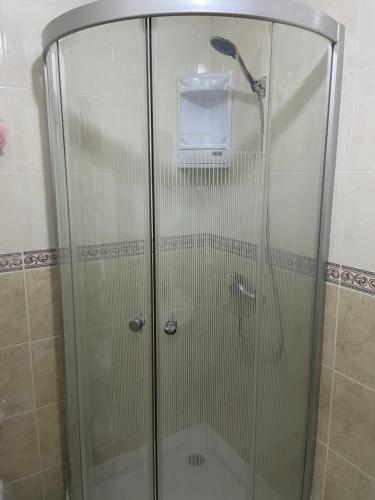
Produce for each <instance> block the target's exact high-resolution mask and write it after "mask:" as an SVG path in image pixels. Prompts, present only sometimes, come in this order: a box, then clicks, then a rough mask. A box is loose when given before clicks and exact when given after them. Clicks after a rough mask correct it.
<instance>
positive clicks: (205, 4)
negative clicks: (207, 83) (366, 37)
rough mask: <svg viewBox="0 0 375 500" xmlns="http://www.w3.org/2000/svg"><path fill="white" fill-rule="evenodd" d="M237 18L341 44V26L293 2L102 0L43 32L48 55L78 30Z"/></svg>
mask: <svg viewBox="0 0 375 500" xmlns="http://www.w3.org/2000/svg"><path fill="white" fill-rule="evenodd" d="M179 15H215V16H234V17H245V18H251V19H259V20H262V21H269V22H276V23H281V24H288V25H290V26H296V27H298V28H303V29H306V30H309V31H313V32H315V33H318V34H319V35H322V36H324V37H326V38H328V39H329V40H331V41H332V42H334V43H336V42H337V41H338V33H339V27H340V24H339V23H337V22H336V21H335V20H334V19H332V18H331V17H329V16H328V15H327V14H324V13H323V12H320V11H318V10H316V9H313V8H311V7H308V6H306V5H302V4H299V3H297V2H294V1H292V0H178V1H176V0H98V1H96V2H93V3H89V4H86V5H83V6H81V7H78V8H76V9H73V10H70V11H68V12H66V13H65V14H62V15H61V16H59V17H57V18H56V19H54V20H53V21H51V22H50V23H49V24H48V25H47V26H46V27H45V28H44V30H43V35H42V44H43V51H44V54H45V53H46V52H47V50H48V48H49V47H50V45H51V44H53V43H54V42H56V41H57V40H59V39H61V38H63V37H65V36H67V35H70V34H71V33H75V32H77V31H80V30H83V29H86V28H90V27H92V26H98V25H100V24H107V23H111V22H116V21H121V20H125V19H135V18H144V17H157V16H179Z"/></svg>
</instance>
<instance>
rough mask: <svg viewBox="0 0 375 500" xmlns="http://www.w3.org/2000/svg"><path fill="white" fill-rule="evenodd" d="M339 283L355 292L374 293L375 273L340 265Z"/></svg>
mask: <svg viewBox="0 0 375 500" xmlns="http://www.w3.org/2000/svg"><path fill="white" fill-rule="evenodd" d="M340 285H341V286H342V287H345V288H350V289H352V290H356V291H357V292H362V293H366V294H368V295H375V273H373V272H370V271H364V270H363V269H356V268H355V267H347V266H342V267H341V273H340Z"/></svg>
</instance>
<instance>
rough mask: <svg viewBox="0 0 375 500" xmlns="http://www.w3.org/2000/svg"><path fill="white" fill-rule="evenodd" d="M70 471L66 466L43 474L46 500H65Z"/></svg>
mask: <svg viewBox="0 0 375 500" xmlns="http://www.w3.org/2000/svg"><path fill="white" fill-rule="evenodd" d="M67 480H68V469H67V466H66V465H58V466H56V467H52V468H51V469H48V470H46V471H44V472H43V489H44V498H45V500H65V491H66V483H67Z"/></svg>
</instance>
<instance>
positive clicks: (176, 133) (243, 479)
mask: <svg viewBox="0 0 375 500" xmlns="http://www.w3.org/2000/svg"><path fill="white" fill-rule="evenodd" d="M192 26H194V29H193V30H192ZM271 33H272V25H271V23H266V22H259V21H252V20H249V19H235V18H223V17H208V16H202V17H189V16H187V17H180V18H177V17H172V18H157V19H155V20H153V22H152V35H153V36H152V53H153V59H152V67H153V75H154V81H153V102H154V116H155V122H154V149H155V167H154V168H155V228H156V244H155V251H156V255H155V258H156V271H157V274H156V276H157V282H156V297H157V312H158V315H157V319H156V340H157V415H158V420H157V421H158V457H159V460H158V464H159V485H160V498H162V499H165V500H172V499H179V500H190V499H193V498H194V499H197V500H226V499H228V498H231V499H233V500H245V499H248V498H252V497H251V494H252V493H251V492H252V484H253V458H252V457H253V453H254V450H253V448H254V431H253V429H254V416H255V414H254V407H253V401H254V379H255V362H254V361H255V360H254V345H255V344H254V343H255V332H256V328H257V325H256V310H257V307H256V303H257V299H256V293H257V292H256V291H257V289H259V286H258V282H259V278H260V275H259V266H258V264H257V249H259V248H260V243H261V238H262V225H263V203H264V182H265V166H264V154H263V147H264V146H263V144H262V135H264V134H262V132H261V127H260V109H259V100H258V97H257V94H256V93H254V92H253V91H252V89H251V86H250V85H249V82H248V81H247V79H246V78H245V77H244V73H243V71H242V69H241V66H240V65H239V64H238V62H237V61H236V60H235V59H233V58H232V57H226V56H225V55H224V54H222V53H221V52H220V51H218V50H216V49H215V40H218V41H221V40H222V39H223V38H224V39H225V40H227V43H228V45H229V44H235V45H236V47H237V48H238V51H239V53H240V54H241V57H242V58H243V61H244V64H245V65H246V67H247V68H248V69H249V71H250V72H251V73H252V74H253V75H254V78H256V79H260V78H263V82H264V93H263V97H261V101H262V111H263V112H264V121H265V119H266V113H267V108H268V95H269V92H268V89H267V88H266V87H267V86H268V83H269V80H270V51H271ZM219 37H220V38H219ZM172 40H173V43H171V41H172ZM223 43H225V42H223ZM262 121H263V120H262ZM213 153H217V156H215V155H213ZM219 153H221V155H219ZM240 287H242V288H240ZM168 322H172V323H174V324H175V325H176V332H175V333H174V334H173V335H170V334H169V333H170V332H169V331H168V330H167V331H166V325H167V324H168Z"/></svg>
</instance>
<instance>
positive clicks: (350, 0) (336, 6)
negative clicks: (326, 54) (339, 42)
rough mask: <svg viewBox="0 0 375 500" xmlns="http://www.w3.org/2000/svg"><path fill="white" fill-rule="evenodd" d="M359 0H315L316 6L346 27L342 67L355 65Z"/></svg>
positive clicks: (348, 67)
mask: <svg viewBox="0 0 375 500" xmlns="http://www.w3.org/2000/svg"><path fill="white" fill-rule="evenodd" d="M359 6H360V0H340V1H337V0H316V7H317V8H318V9H320V10H322V11H323V12H325V13H326V14H329V15H330V16H332V17H334V18H335V19H336V20H337V21H339V22H340V23H343V24H344V25H345V28H346V40H345V60H344V69H345V71H350V70H353V69H355V67H356V55H357V39H358V29H359Z"/></svg>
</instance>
